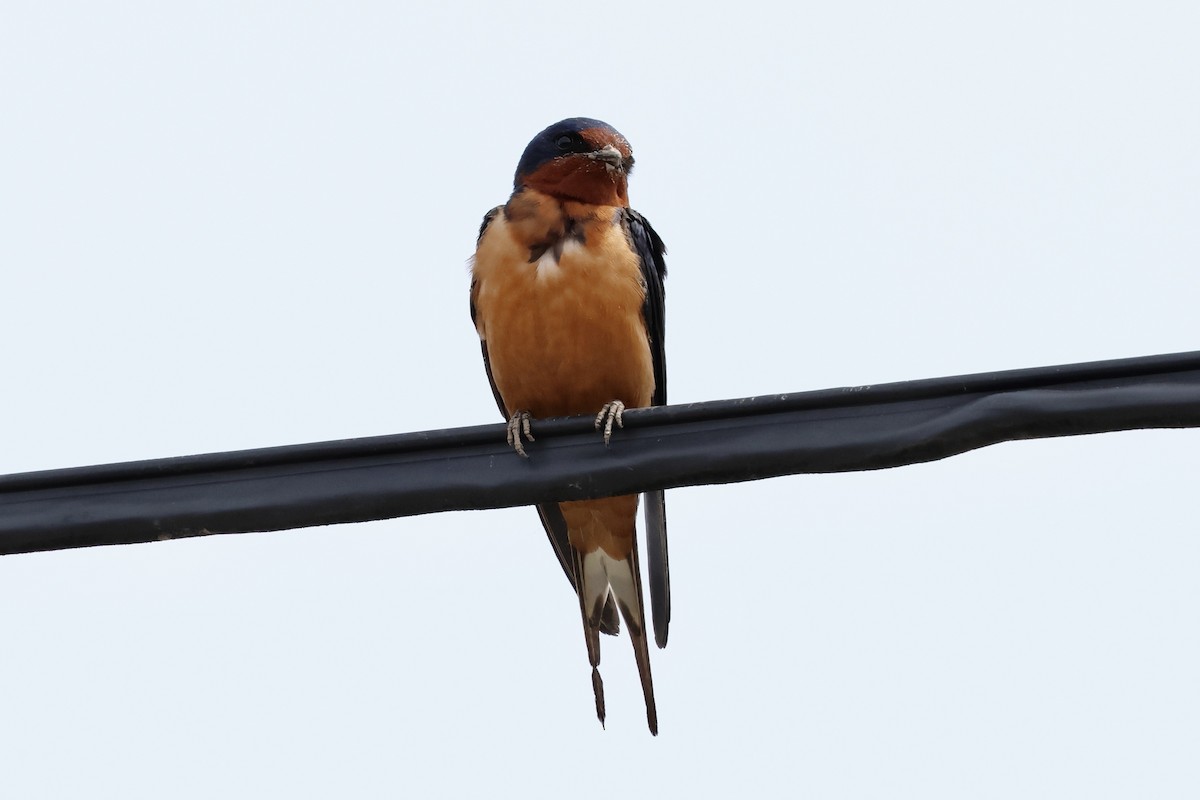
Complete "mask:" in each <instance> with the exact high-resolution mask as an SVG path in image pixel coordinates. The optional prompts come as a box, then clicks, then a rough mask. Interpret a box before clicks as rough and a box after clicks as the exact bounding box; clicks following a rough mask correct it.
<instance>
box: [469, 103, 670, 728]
mask: <svg viewBox="0 0 1200 800" xmlns="http://www.w3.org/2000/svg"><path fill="white" fill-rule="evenodd" d="M632 169H633V151H632V149H631V148H630V146H629V142H628V141H626V139H625V137H624V136H622V135H621V134H620V133H618V132H617V131H616V130H615V129H614V128H613V127H612V126H610V125H608V124H606V123H604V122H600V121H599V120H595V119H586V118H582V117H577V118H573V119H565V120H563V121H562V122H556V123H555V124H553V125H551V126H550V127H548V128H546V129H545V130H544V131H542V132H541V133H539V134H538V135H537V136H535V137H534V138H533V141H531V142H530V143H529V146H528V147H526V148H525V152H524V153H523V154H522V156H521V160H520V162H519V163H518V164H517V172H516V178H515V179H514V181H513V192H512V195H511V196H510V197H509V199H508V202H507V203H505V204H504V205H502V206H498V207H497V208H494V209H492V210H491V211H489V212H488V213H487V215H486V216H485V217H484V218H483V225H482V226H480V229H479V238H478V240H477V242H476V250H475V257H474V259H473V262H472V270H471V319H472V321H473V322H474V323H475V328H476V330H477V331H478V332H479V339H480V342H481V343H482V346H483V364H484V368H485V370H486V371H487V376H488V380H489V381H490V383H491V386H492V394H493V395H495V398H496V404H497V405H498V406H499V407H500V413H501V414H503V415H504V418H505V419H507V420H508V441H509V444H511V445H512V447H513V448H514V449H515V450H516V453H517V454H518V455H520V456H523V457H528V454H527V452H526V450H525V445H526V444H527V443H528V442H532V441H533V440H534V437H533V434H532V426H531V420H536V419H538V418H543V417H559V416H568V415H572V414H595V415H596V416H595V424H596V427H597V429H599V430H601V431H602V434H603V439H604V444H605V446H608V444H609V441H610V439H611V437H612V432H613V426H614V424H615V425H616V427H618V428H619V427H621V424H622V414H623V412H624V410H625V409H627V408H644V407H646V406H652V405H654V406H657V405H664V404H665V403H666V402H667V378H666V358H665V355H664V350H663V333H664V329H665V325H664V300H663V279H664V278H665V277H666V273H667V268H666V264H665V262H664V255H665V252H666V248H665V247H664V246H663V242H662V239H660V238H659V236H658V234H657V233H655V232H654V229H653V228H651V227H650V223H649V222H647V221H646V219H645V217H643V216H642V215H641V214H639V213H637V212H636V211H634V210H633V209H631V208H630V207H629V192H628V180H629V173H630V171H631V170H632ZM597 444H599V443H597ZM535 457H536V453H535ZM637 507H638V496H637V495H626V496H623V497H609V498H603V499H598V500H580V501H573V502H564V503H544V504H542V505H539V506H538V507H537V511H538V516H539V517H540V518H541V521H542V526H543V527H544V528H545V530H546V534H547V536H548V537H549V538H550V543H551V545H552V546H553V547H554V551H555V554H556V555H557V556H558V560H559V563H560V564H561V565H562V568H563V571H564V572H565V573H566V575H567V578H568V579H569V580H570V581H571V585H572V587H574V589H575V592H576V594H577V595H578V596H579V609H580V612H581V614H582V617H583V630H584V638H585V639H586V641H587V650H588V660H589V661H590V662H591V665H592V690H593V694H594V695H595V699H596V716H597V717H599V718H600V722H601V724H603V723H604V684H603V682H602V681H601V679H600V670H599V665H600V636H599V633H600V632H601V631H603V632H605V633H608V634H613V635H616V634H617V632H618V630H619V625H620V623H619V620H618V617H617V612H618V610H619V611H620V615H621V616H622V617H624V618H625V626H626V628H627V629H628V631H629V636H630V638H631V639H632V641H633V652H634V658H635V659H636V661H637V668H638V675H639V677H640V678H641V683H642V693H643V694H644V695H645V700H646V721H647V723H648V724H649V726H650V732H651V733H653V734H655V735H657V734H658V717H657V712H656V711H655V706H654V685H653V682H652V681H651V677H650V653H649V649H648V647H647V644H646V622H645V612H644V610H643V603H642V583H641V574H640V572H639V567H638V550H637V539H636V536H635V527H636V516H637ZM645 516H646V541H647V548H648V550H649V556H650V565H649V566H650V569H649V573H650V601H651V609H652V612H653V618H654V632H655V641H656V642H657V643H658V646H659V647H665V646H666V643H667V624H668V622H669V620H670V616H671V600H670V579H669V575H668V569H667V530H666V513H665V506H664V502H663V493H662V492H661V491H655V492H648V493H646V496H645Z"/></svg>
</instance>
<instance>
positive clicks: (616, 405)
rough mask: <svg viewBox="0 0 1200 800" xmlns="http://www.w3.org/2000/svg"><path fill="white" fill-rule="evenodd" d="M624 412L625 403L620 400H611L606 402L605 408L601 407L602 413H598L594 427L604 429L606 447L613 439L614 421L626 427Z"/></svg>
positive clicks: (620, 426)
mask: <svg viewBox="0 0 1200 800" xmlns="http://www.w3.org/2000/svg"><path fill="white" fill-rule="evenodd" d="M624 414H625V404H624V403H622V402H621V401H620V400H611V401H609V402H607V403H605V404H604V408H602V409H600V413H599V414H597V415H596V422H595V426H594V427H595V428H596V430H603V431H604V446H605V447H608V442H609V440H610V439H612V431H613V423H614V422H616V423H617V427H618V428H624V427H625V422H624V419H623V416H624ZM601 426H603V427H601Z"/></svg>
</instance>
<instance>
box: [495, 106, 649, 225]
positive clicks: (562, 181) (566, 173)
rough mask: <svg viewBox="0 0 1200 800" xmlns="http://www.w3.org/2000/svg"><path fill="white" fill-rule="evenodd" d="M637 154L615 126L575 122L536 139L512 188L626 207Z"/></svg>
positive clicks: (523, 157) (554, 127) (567, 121)
mask: <svg viewBox="0 0 1200 800" xmlns="http://www.w3.org/2000/svg"><path fill="white" fill-rule="evenodd" d="M632 170H633V149H632V148H631V147H630V146H629V142H628V141H626V139H625V137H624V136H622V135H621V134H620V133H618V132H617V130H616V129H615V128H613V127H612V126H611V125H609V124H607V123H605V122H601V121H600V120H598V119H588V118H586V117H572V118H571V119H564V120H563V121H562V122H556V123H554V124H553V125H551V126H550V127H549V128H546V130H544V131H542V132H541V133H539V134H538V135H537V136H535V137H533V141H531V142H530V143H529V145H528V146H527V147H526V148H525V152H524V153H523V154H522V155H521V162H520V163H519V164H517V175H516V178H515V179H514V180H513V188H514V189H515V190H516V191H520V190H521V189H522V188H524V187H528V188H530V189H536V190H537V191H539V192H543V193H545V194H548V195H550V196H551V197H555V198H558V199H559V200H573V201H576V202H580V203H592V204H595V205H605V206H628V205H629V192H628V178H629V173H630V171H632Z"/></svg>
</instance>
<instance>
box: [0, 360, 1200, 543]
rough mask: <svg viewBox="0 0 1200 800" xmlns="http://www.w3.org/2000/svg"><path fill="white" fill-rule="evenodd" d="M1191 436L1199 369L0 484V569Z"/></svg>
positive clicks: (722, 410)
mask: <svg viewBox="0 0 1200 800" xmlns="http://www.w3.org/2000/svg"><path fill="white" fill-rule="evenodd" d="M1182 427H1200V352H1192V353H1180V354H1176V355H1162V356H1147V357H1144V358H1131V359H1123V360H1118V361H1102V362H1093V363H1089V364H1073V365H1066V366H1057V367H1042V368H1037V369H1025V370H1013V371H1008V372H996V373H987V374H981V375H968V376H958V377H951V378H934V379H929V380H921V381H905V382H903V383H892V384H884V385H880V386H859V387H847V388H842V389H828V390H823V391H817V392H802V393H799V394H787V395H771V396H765V397H751V398H745V399H741V400H720V401H713V402H707V403H692V404H688V405H678V406H665V407H662V408H653V409H643V410H638V411H629V412H626V414H625V429H624V430H621V431H619V432H617V434H616V435H615V436H614V437H613V442H612V446H611V447H610V448H607V449H606V448H605V447H604V446H603V444H601V443H600V440H599V436H598V435H597V434H596V433H595V431H594V430H592V424H591V419H590V417H589V418H584V417H572V418H566V419H553V420H541V421H538V422H536V423H535V428H534V433H535V435H536V436H537V441H536V442H533V443H532V444H531V445H530V446H529V454H530V457H529V458H528V459H523V458H520V457H518V456H517V455H516V454H515V453H513V452H512V450H511V448H509V447H508V445H507V444H506V443H505V436H504V426H503V425H502V424H498V425H485V426H479V427H472V428H456V429H451V430H441V431H427V432H423V433H408V434H400V435H395V436H379V437H372V438H367V439H352V440H346V441H338V442H321V443H316V444H306V445H292V446H287V447H274V448H268V449H262V450H245V451H239V452H233V453H215V454H210V455H199V456H184V457H180V458H167V459H158V460H153V461H139V462H132V463H127V464H111V465H102V466H94V467H78V468H71V469H61V470H50V471H44V472H30V473H24V474H19V475H8V476H2V477H0V554H10V553H23V552H33V551H39V550H58V549H65V548H70V547H88V546H92V545H102V544H129V543H135V542H148V541H155V540H161V539H174V538H180V537H185V536H201V535H206V534H213V533H242V532H250V531H267V530H281V529H284V528H298V527H305V526H310V525H324V524H329V523H335V522H362V521H366V520H373V519H386V518H389V517H401V516H408V515H412V514H426V513H432V512H436V511H449V510H457V509H483V508H501V507H505V506H518V505H532V504H534V503H539V502H546V501H551V500H578V499H583V498H587V497H598V496H605V495H614V494H626V493H633V492H639V491H645V490H649V489H660V488H672V487H676V486H692V485H698V484H708V483H729V482H734V481H746V480H756V479H759V478H769V477H775V476H778V475H789V474H799V473H818V472H845V471H852V470H868V469H882V468H885V467H897V466H902V465H904V464H914V463H919V462H923V461H932V460H935V459H939V458H945V457H947V456H951V455H955V454H958V453H962V452H964V451H966V450H971V449H974V448H978V447H984V446H986V445H989V444H995V443H997V442H1002V441H1008V440H1014V439H1033V438H1044V437H1050V436H1070V435H1077V434H1085V433H1102V432H1106V431H1119V430H1131V429H1135V428H1182Z"/></svg>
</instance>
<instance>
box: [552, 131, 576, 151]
mask: <svg viewBox="0 0 1200 800" xmlns="http://www.w3.org/2000/svg"><path fill="white" fill-rule="evenodd" d="M573 144H575V139H574V137H572V136H570V135H568V134H565V133H564V134H563V135H562V136H560V137H558V138H557V139H555V140H554V146H555V147H557V148H558V149H559V150H563V151H567V150H570V149H571V145H573Z"/></svg>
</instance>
